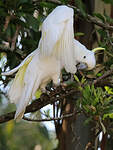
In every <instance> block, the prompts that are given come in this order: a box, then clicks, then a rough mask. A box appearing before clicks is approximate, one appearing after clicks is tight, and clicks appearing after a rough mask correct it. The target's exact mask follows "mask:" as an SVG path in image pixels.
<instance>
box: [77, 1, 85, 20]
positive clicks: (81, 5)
mask: <svg viewBox="0 0 113 150" xmlns="http://www.w3.org/2000/svg"><path fill="white" fill-rule="evenodd" d="M75 3H76V5H77V7H78V8H79V9H80V12H81V14H82V15H83V16H84V17H86V16H87V14H86V8H85V5H84V3H83V2H82V0H75Z"/></svg>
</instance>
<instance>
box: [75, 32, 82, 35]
mask: <svg viewBox="0 0 113 150" xmlns="http://www.w3.org/2000/svg"><path fill="white" fill-rule="evenodd" d="M75 36H84V33H82V32H76V33H75Z"/></svg>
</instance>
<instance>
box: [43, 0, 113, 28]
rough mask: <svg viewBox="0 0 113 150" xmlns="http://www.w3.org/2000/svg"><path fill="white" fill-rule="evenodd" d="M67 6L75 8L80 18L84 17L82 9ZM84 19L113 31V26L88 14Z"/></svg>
mask: <svg viewBox="0 0 113 150" xmlns="http://www.w3.org/2000/svg"><path fill="white" fill-rule="evenodd" d="M46 2H51V3H55V4H58V5H61V4H62V3H61V2H60V1H58V0H46ZM67 6H69V7H71V8H73V9H75V10H76V13H77V14H78V15H79V16H82V14H81V11H80V9H78V8H77V7H76V6H72V5H69V4H68V5H67ZM83 18H84V17H83ZM84 19H86V20H87V21H88V22H91V23H94V24H95V25H97V26H100V27H102V28H104V29H106V30H110V31H113V26H110V25H108V24H105V23H103V22H101V21H97V19H96V18H95V17H93V16H91V15H89V14H87V15H86V17H85V18H84Z"/></svg>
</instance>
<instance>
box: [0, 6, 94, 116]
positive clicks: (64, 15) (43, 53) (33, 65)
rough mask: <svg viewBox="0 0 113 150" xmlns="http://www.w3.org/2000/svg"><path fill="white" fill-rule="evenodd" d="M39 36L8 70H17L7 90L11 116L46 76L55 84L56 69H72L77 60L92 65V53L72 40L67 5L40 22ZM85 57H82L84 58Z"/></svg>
mask: <svg viewBox="0 0 113 150" xmlns="http://www.w3.org/2000/svg"><path fill="white" fill-rule="evenodd" d="M41 31H42V36H41V39H40V42H39V46H38V48H37V49H36V50H35V51H34V52H32V53H31V54H29V55H28V56H27V57H26V58H25V59H24V61H23V62H22V63H21V64H20V65H19V66H17V67H16V68H14V69H13V70H11V71H8V72H5V73H2V75H11V74H13V73H14V72H16V71H18V72H17V74H16V76H15V79H14V81H13V83H12V85H11V87H10V89H9V91H8V95H9V98H10V101H11V102H12V103H15V104H16V106H17V110H16V114H15V119H21V118H22V117H23V114H24V112H25V108H26V106H27V105H28V104H29V102H30V101H31V100H32V97H33V96H34V95H35V92H36V91H37V90H38V89H39V88H41V89H45V86H46V85H47V83H48V82H49V81H50V80H53V83H54V84H55V85H59V81H60V80H59V79H60V72H61V69H62V68H65V70H66V71H67V72H70V73H73V74H74V73H76V71H77V67H76V65H77V64H78V63H79V62H82V63H86V64H87V66H88V68H89V69H92V68H93V67H94V66H95V57H94V53H93V52H91V51H89V50H87V49H86V48H85V47H84V46H83V45H82V44H80V43H79V42H77V41H76V40H74V32H73V9H72V8H69V7H67V6H64V5H63V6H58V7H56V8H55V9H54V10H53V11H52V12H51V13H50V14H49V15H48V16H47V18H46V19H45V21H44V22H43V24H42V26H41ZM84 56H85V57H86V59H85V58H84Z"/></svg>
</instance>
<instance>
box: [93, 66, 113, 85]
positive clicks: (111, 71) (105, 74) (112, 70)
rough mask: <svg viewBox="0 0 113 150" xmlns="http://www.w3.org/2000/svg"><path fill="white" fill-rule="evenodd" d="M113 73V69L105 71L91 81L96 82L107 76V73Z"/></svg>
mask: <svg viewBox="0 0 113 150" xmlns="http://www.w3.org/2000/svg"><path fill="white" fill-rule="evenodd" d="M112 74H113V69H111V70H109V71H107V72H105V73H104V74H103V75H102V76H101V77H99V78H97V79H96V80H94V81H93V83H94V84H96V83H97V82H99V81H100V80H102V79H104V78H106V77H107V76H109V75H112Z"/></svg>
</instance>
